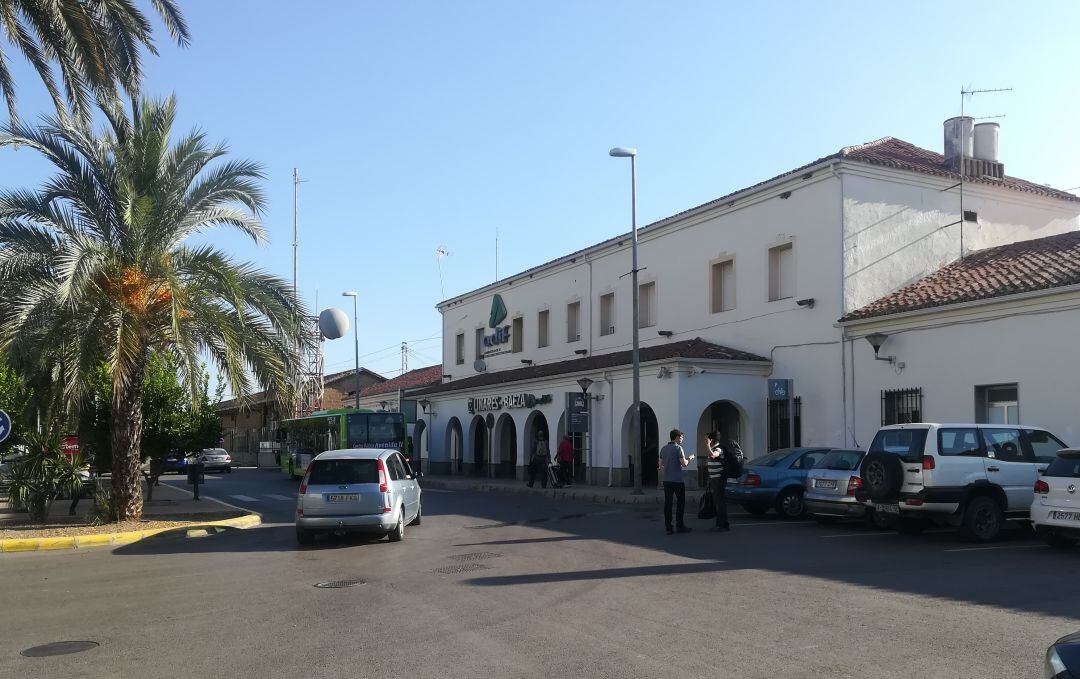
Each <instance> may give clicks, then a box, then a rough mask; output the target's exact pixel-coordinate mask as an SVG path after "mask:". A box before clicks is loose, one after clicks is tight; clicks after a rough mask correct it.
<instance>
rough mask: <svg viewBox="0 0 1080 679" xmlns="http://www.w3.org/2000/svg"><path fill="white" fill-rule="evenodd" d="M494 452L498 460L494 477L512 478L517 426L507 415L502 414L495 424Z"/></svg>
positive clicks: (516, 455)
mask: <svg viewBox="0 0 1080 679" xmlns="http://www.w3.org/2000/svg"><path fill="white" fill-rule="evenodd" d="M495 450H496V451H497V455H496V456H497V459H498V460H499V462H498V464H497V466H496V467H495V476H498V477H501V478H508V479H512V478H514V476H515V474H516V470H517V460H518V453H517V426H516V425H515V424H514V418H512V417H510V415H509V414H508V413H503V414H502V415H501V416H500V417H499V421H498V422H496V423H495ZM496 456H493V457H496Z"/></svg>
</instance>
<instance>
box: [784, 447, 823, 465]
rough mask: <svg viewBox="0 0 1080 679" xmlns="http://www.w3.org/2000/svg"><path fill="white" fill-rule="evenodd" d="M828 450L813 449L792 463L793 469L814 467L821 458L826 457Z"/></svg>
mask: <svg viewBox="0 0 1080 679" xmlns="http://www.w3.org/2000/svg"><path fill="white" fill-rule="evenodd" d="M826 452H828V451H824V450H813V451H810V452H809V453H805V454H804V455H802V456H801V457H800V458H799V459H797V460H795V462H793V463H792V465H791V467H790V468H791V469H813V468H814V466H815V465H816V464H817V463H818V461H819V460H821V458H823V457H825V454H826Z"/></svg>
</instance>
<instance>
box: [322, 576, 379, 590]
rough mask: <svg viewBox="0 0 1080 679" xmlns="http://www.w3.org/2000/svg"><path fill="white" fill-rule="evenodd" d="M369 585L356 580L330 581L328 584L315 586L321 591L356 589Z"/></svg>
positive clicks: (323, 583)
mask: <svg viewBox="0 0 1080 679" xmlns="http://www.w3.org/2000/svg"><path fill="white" fill-rule="evenodd" d="M364 584H367V583H366V582H365V581H364V580H359V579H356V578H353V579H350V580H328V581H327V582H316V583H315V586H316V587H318V588H319V589H342V588H344V587H356V586H357V585H364Z"/></svg>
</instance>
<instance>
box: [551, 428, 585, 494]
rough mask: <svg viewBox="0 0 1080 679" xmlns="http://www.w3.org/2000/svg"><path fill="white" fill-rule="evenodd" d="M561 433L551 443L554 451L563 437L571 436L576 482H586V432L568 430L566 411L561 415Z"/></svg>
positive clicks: (559, 429) (574, 480)
mask: <svg viewBox="0 0 1080 679" xmlns="http://www.w3.org/2000/svg"><path fill="white" fill-rule="evenodd" d="M557 431H558V432H559V433H558V435H557V436H556V437H555V440H554V441H552V443H551V449H552V451H553V452H554V451H556V450H558V449H559V445H560V444H561V443H562V440H563V438H566V437H569V439H570V445H572V446H573V447H574V478H573V482H574V483H585V482H586V481H585V479H586V478H587V474H588V470H587V469H586V467H585V465H586V463H587V462H588V461H587V460H586V459H585V434H575V433H573V432H569V433H568V432H567V431H566V413H563V414H561V415H559V428H558V430H557Z"/></svg>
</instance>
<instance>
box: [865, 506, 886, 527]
mask: <svg viewBox="0 0 1080 679" xmlns="http://www.w3.org/2000/svg"><path fill="white" fill-rule="evenodd" d="M866 527H867V528H872V529H873V530H885V529H886V528H891V527H892V523H891V522H890V521H889V517H887V516H885V515H884V514H878V513H877V512H875V511H874V510H873V509H867V510H866Z"/></svg>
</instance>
